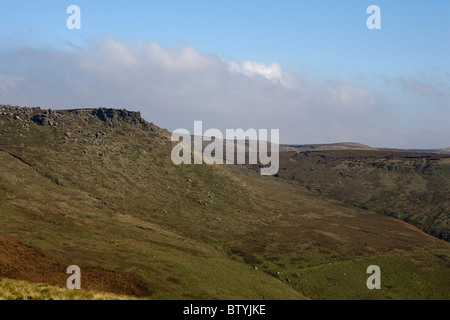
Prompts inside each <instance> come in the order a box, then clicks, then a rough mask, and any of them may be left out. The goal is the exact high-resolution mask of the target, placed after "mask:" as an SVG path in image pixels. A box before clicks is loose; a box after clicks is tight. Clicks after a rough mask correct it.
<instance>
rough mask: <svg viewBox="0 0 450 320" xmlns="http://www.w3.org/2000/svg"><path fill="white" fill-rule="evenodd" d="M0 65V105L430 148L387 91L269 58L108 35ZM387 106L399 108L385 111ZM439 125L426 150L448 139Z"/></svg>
mask: <svg viewBox="0 0 450 320" xmlns="http://www.w3.org/2000/svg"><path fill="white" fill-rule="evenodd" d="M0 70H2V73H4V74H14V75H17V76H15V77H11V76H9V77H7V76H0V89H1V90H2V91H0V92H2V94H1V95H0V103H8V104H14V105H23V106H41V107H45V108H64V107H67V108H80V107H99V106H105V107H113V108H127V109H129V110H139V111H141V112H142V115H143V116H144V118H146V120H148V121H152V122H155V123H156V124H158V125H160V126H162V127H165V128H168V129H169V130H175V129H176V128H186V129H192V128H191V127H192V126H193V122H194V120H203V123H204V126H205V129H206V128H218V129H221V130H224V129H227V128H243V129H248V128H256V129H258V128H261V129H280V138H281V142H282V143H326V142H337V141H339V140H341V139H344V138H345V140H347V141H349V140H350V141H357V142H362V143H365V144H369V145H376V146H387V147H426V146H429V145H430V144H431V143H430V141H428V140H424V139H425V138H420V139H418V136H417V135H419V129H426V128H428V127H429V126H428V124H427V127H424V125H422V123H421V121H422V119H423V116H422V115H421V114H420V110H421V109H420V108H417V110H418V111H417V114H415V113H413V114H410V119H411V120H410V121H409V122H407V123H406V124H405V123H403V124H397V121H395V119H394V120H392V118H393V117H396V116H398V115H399V114H401V113H402V110H403V109H402V108H404V106H398V105H395V97H394V98H392V97H391V98H392V99H390V100H389V99H382V98H380V96H379V95H377V94H376V93H374V92H372V91H370V90H368V89H366V88H364V87H362V86H359V85H355V84H352V83H349V82H345V81H342V80H339V79H329V80H327V79H325V81H322V82H320V83H319V82H318V81H315V80H312V79H311V78H308V77H305V76H300V75H296V74H293V73H290V72H287V71H285V70H283V69H282V68H281V66H280V64H279V63H277V62H273V63H260V62H255V61H250V60H248V61H244V62H242V63H238V62H235V61H229V60H224V59H222V58H221V57H218V56H216V55H206V54H202V53H200V52H198V51H197V50H196V49H195V48H194V47H192V46H187V47H183V48H181V49H174V48H170V47H166V46H163V45H161V44H158V43H156V42H149V43H147V44H126V43H123V42H121V41H117V40H115V39H111V38H110V39H107V40H105V41H103V42H101V43H97V44H94V45H92V46H91V47H89V48H85V49H83V50H80V48H73V51H72V52H71V53H68V52H62V51H61V52H60V51H55V50H38V49H20V50H15V51H10V52H3V53H0ZM19 82H20V85H18V84H19ZM11 88H14V90H9V89H11ZM382 101H383V102H382ZM386 101H388V104H387V105H386ZM390 106H395V107H396V108H399V109H396V110H395V112H392V110H393V108H390ZM427 107H428V108H430V106H427ZM445 112H447V113H444V114H442V113H441V114H439V115H436V116H435V115H431V116H430V117H432V119H434V118H436V119H438V120H439V121H443V120H442V119H443V118H447V119H448V117H446V115H449V116H450V114H449V113H450V111H445ZM430 121H431V120H430ZM398 126H402V127H401V128H398ZM436 127H437V128H443V127H442V125H441V124H438V125H436ZM447 127H448V126H447ZM447 127H445V128H444V129H442V130H441V131H442V132H440V133H439V135H436V136H435V137H437V138H436V139H438V140H436V141H434V143H435V145H434V146H430V147H435V146H436V144H443V146H444V145H445V146H447V145H449V144H450V142H449V141H448V137H449V136H450V132H449V129H448V128H447ZM397 129H400V130H405V131H407V132H409V133H410V135H409V136H406V137H407V138H404V139H403V138H402V139H401V140H399V141H400V142H399V143H401V144H402V145H392V141H396V140H395V139H392V135H395V134H396V133H395V132H396V131H395V130H397ZM422 131H423V130H422ZM426 137H428V138H427V139H431V138H429V137H432V135H431V134H428V133H427V135H426ZM416 141H421V143H423V145H421V146H419V145H417V144H416ZM427 141H428V143H427ZM431 142H433V141H431Z"/></svg>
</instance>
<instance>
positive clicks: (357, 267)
mask: <svg viewBox="0 0 450 320" xmlns="http://www.w3.org/2000/svg"><path fill="white" fill-rule="evenodd" d="M0 109H1V110H0V111H1V115H0V157H1V163H2V165H1V166H0V195H1V197H0V199H1V200H0V235H1V236H2V241H1V242H0V277H2V278H9V279H17V280H26V281H30V282H32V283H46V284H50V285H53V286H60V287H64V285H65V279H67V278H66V275H65V269H64V268H63V267H65V266H68V265H71V264H76V265H79V266H80V267H81V269H82V272H83V270H85V271H86V286H85V287H84V289H86V290H96V291H103V292H111V293H114V294H125V295H132V296H136V297H141V298H150V299H192V298H194V299H261V298H264V299H308V298H309V299H405V298H411V299H417V298H426V299H448V298H449V297H450V288H449V287H448V286H443V285H442V284H443V283H449V280H450V267H449V261H450V244H449V243H447V242H444V241H442V240H439V239H436V238H434V237H432V236H430V235H428V234H426V233H424V232H422V231H421V230H419V229H417V228H415V227H413V226H412V225H410V224H407V223H404V222H402V221H399V220H397V219H393V218H391V217H387V216H383V215H380V214H378V213H376V212H374V211H376V210H375V209H376V208H375V209H373V210H374V211H371V210H366V209H365V208H361V207H358V206H354V205H353V204H351V203H349V204H348V203H345V201H338V200H335V199H330V198H328V197H323V196H318V195H317V194H316V193H314V192H311V190H308V189H307V188H303V187H299V184H298V183H294V181H293V180H291V179H282V176H281V179H280V177H263V176H261V175H260V174H259V170H257V168H256V169H255V168H254V167H253V166H236V165H227V166H207V165H200V166H199V165H197V166H194V165H192V166H189V165H183V166H175V165H173V164H172V162H171V159H170V152H171V149H172V143H171V142H170V133H169V132H168V131H166V130H164V129H161V128H159V127H157V126H156V125H154V124H152V123H148V122H147V121H145V120H143V119H142V118H141V117H140V114H139V113H137V112H130V111H126V110H113V109H84V110H60V111H51V110H41V109H37V108H19V107H9V106H0ZM336 152H337V151H336ZM298 156H301V153H299V154H298ZM281 167H282V168H283V165H282V166H281ZM284 168H286V174H287V173H288V170H294V169H290V168H289V169H288V166H284ZM292 168H293V167H292ZM330 170H332V169H330ZM283 172H284V171H280V175H282V173H283ZM283 174H284V173H283ZM289 174H290V173H289ZM296 179H297V177H296ZM339 200H340V199H339ZM405 201H406V200H405ZM405 205H407V204H406V202H405ZM25 260H27V261H29V262H28V263H27V267H26V268H22V267H20V266H22V265H23V261H25ZM371 264H377V265H379V266H380V267H381V270H382V274H383V290H376V291H370V290H368V289H367V287H366V286H365V281H366V279H367V274H366V273H365V271H366V268H367V266H369V265H371ZM57 270H60V272H61V273H58V271H57ZM83 274H84V273H83ZM90 279H93V280H90ZM95 279H102V280H101V281H95ZM122 279H123V280H122ZM1 285H2V282H0V286H1ZM0 294H1V291H0Z"/></svg>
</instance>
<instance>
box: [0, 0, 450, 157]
mask: <svg viewBox="0 0 450 320" xmlns="http://www.w3.org/2000/svg"><path fill="white" fill-rule="evenodd" d="M71 4H76V5H78V6H79V7H80V8H81V26H82V27H81V30H68V29H67V27H66V19H67V18H68V16H69V15H68V14H67V13H66V9H67V7H68V6H69V5H71ZM133 4H134V5H133V7H127V6H126V3H125V2H124V1H116V2H114V3H110V2H106V1H74V2H69V1H60V2H58V3H57V4H56V3H55V2H54V1H40V2H39V3H28V2H25V1H22V0H20V1H2V3H1V4H0V30H1V31H0V39H2V41H1V44H0V103H2V104H12V105H22V106H40V107H43V108H55V109H58V108H82V107H100V106H104V107H114V108H126V109H129V110H135V111H141V112H142V115H143V117H144V118H145V119H146V120H147V121H151V122H154V123H156V124H157V125H159V126H161V127H165V128H167V129H169V130H171V131H173V130H175V129H177V128H189V127H190V126H191V124H192V123H193V121H195V120H203V121H204V123H205V124H206V126H208V127H214V128H219V129H221V130H224V129H226V128H243V129H248V128H256V129H258V128H266V129H280V142H281V143H284V144H294V143H295V144H310V143H333V142H343V141H354V142H360V143H364V144H367V145H370V146H373V147H393V148H394V147H395V148H423V149H434V148H436V149H437V148H445V147H448V146H450V138H449V137H450V126H449V125H448V119H449V118H450V59H448V52H450V41H448V40H446V39H447V38H448V34H450V23H449V21H450V3H449V2H446V1H441V0H439V1H433V2H432V3H427V4H426V5H425V4H420V3H419V2H412V3H411V2H407V1H396V2H395V4H394V3H389V2H388V1H348V2H346V3H345V4H342V3H339V4H338V3H334V2H332V1H319V2H317V1H316V2H313V1H281V2H280V1H278V2H274V1H258V2H256V1H245V2H242V3H241V2H237V1H227V2H226V3H225V2H221V3H219V2H211V1H194V2H189V3H187V2H182V1H170V3H168V2H164V3H161V2H150V1H135V2H134V3H133ZM372 4H376V5H378V6H379V7H380V8H381V26H382V27H381V30H368V29H367V27H366V20H367V18H368V17H369V15H368V14H367V13H366V9H367V7H368V6H370V5H372Z"/></svg>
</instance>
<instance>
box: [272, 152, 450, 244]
mask: <svg viewBox="0 0 450 320" xmlns="http://www.w3.org/2000/svg"><path fill="white" fill-rule="evenodd" d="M280 165H281V168H282V170H280V172H279V176H280V177H281V178H284V179H287V180H289V181H291V182H294V183H295V184H296V185H298V186H299V187H301V188H306V189H308V190H311V191H312V192H314V193H316V194H320V195H323V196H325V197H328V198H331V199H336V200H340V201H343V202H345V203H347V204H349V205H353V206H356V207H360V208H363V209H365V210H372V211H375V212H378V213H380V214H383V215H387V216H391V217H395V218H398V219H400V220H403V221H405V222H408V223H411V224H412V225H414V226H416V227H419V228H420V229H422V230H423V231H425V232H427V233H429V234H431V235H433V236H435V237H437V238H440V239H444V240H446V241H449V240H450V193H449V190H450V155H443V154H434V153H423V152H422V153H412V152H406V151H404V152H393V151H377V150H364V151H363V150H347V151H346V152H336V151H317V152H296V153H292V152H291V153H281V160H280Z"/></svg>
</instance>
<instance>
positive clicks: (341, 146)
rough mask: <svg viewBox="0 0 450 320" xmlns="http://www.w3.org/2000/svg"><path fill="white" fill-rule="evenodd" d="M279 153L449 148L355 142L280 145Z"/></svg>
mask: <svg viewBox="0 0 450 320" xmlns="http://www.w3.org/2000/svg"><path fill="white" fill-rule="evenodd" d="M280 150H281V151H325V150H380V151H395V152H419V153H440V154H450V147H449V148H443V149H395V148H374V147H370V146H367V145H365V144H361V143H357V142H340V143H329V144H301V145H295V144H282V145H280Z"/></svg>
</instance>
